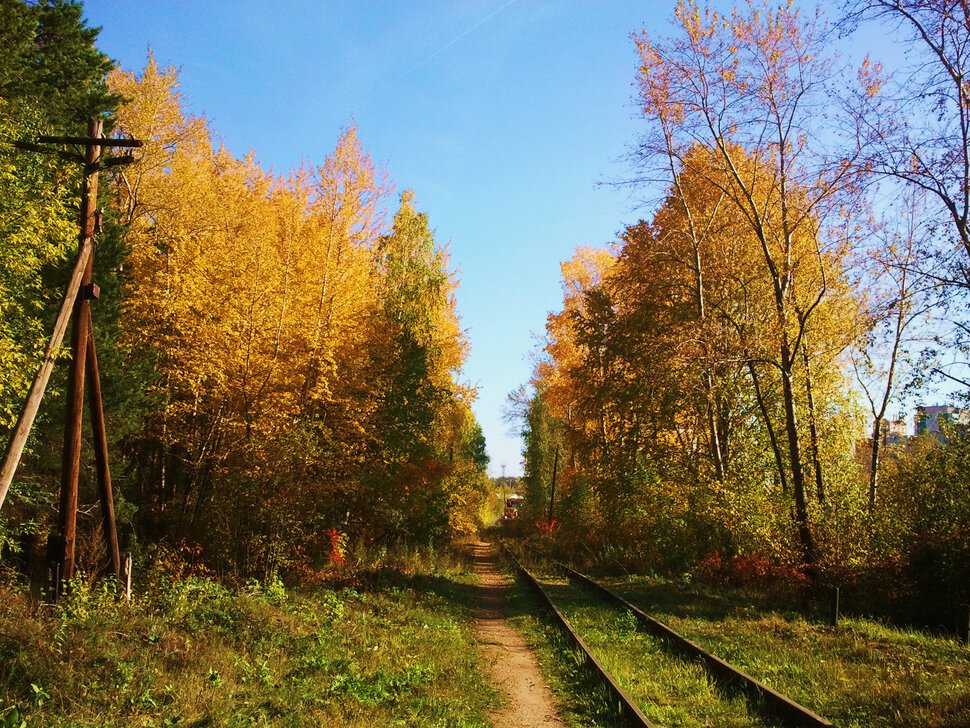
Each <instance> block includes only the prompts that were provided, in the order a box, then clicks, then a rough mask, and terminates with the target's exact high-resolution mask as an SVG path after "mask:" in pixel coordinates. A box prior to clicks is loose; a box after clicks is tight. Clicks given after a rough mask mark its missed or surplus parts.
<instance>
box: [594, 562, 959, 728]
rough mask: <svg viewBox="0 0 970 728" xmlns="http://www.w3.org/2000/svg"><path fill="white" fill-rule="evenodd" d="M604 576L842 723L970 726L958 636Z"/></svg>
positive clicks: (728, 593) (651, 610)
mask: <svg viewBox="0 0 970 728" xmlns="http://www.w3.org/2000/svg"><path fill="white" fill-rule="evenodd" d="M604 583H606V584H607V585H611V586H613V587H614V588H615V590H616V591H618V592H619V593H621V594H623V595H624V596H625V597H627V598H628V599H629V600H630V601H631V602H633V603H634V604H636V605H637V606H639V607H640V608H641V609H643V610H644V611H646V612H647V613H648V614H651V615H652V616H654V617H656V618H657V619H660V620H661V621H663V622H665V623H666V624H668V625H669V626H670V627H672V628H673V629H675V630H677V631H678V632H680V633H681V634H682V635H684V636H685V637H688V638H689V639H692V640H694V641H695V642H697V643H698V644H700V645H701V646H702V647H705V648H706V649H708V650H710V651H712V652H713V653H714V654H716V655H717V656H718V657H721V658H723V659H725V660H727V661H729V662H730V663H732V664H733V665H735V666H736V667H739V668H741V669H742V670H744V671H746V672H748V673H749V674H751V675H752V676H753V677H756V678H758V679H759V680H761V681H763V682H765V683H766V684H768V685H770V686H771V687H773V688H775V689H776V690H779V691H780V692H782V693H784V694H785V695H787V696H788V697H790V698H792V699H793V700H795V701H797V702H799V703H801V704H802V705H805V706H806V707H808V708H810V709H811V710H813V711H815V712H816V713H818V714H820V715H823V716H824V717H826V718H827V719H829V720H830V721H832V722H833V723H835V724H836V725H839V726H842V727H843V728H853V727H858V728H863V727H869V726H872V727H873V728H876V727H881V726H886V727H887V728H888V727H889V726H900V725H920V726H934V727H936V728H944V727H947V728H958V727H961V726H967V725H970V649H968V647H967V646H966V645H962V644H959V643H958V642H957V641H956V640H954V639H948V638H945V637H939V636H935V635H931V634H925V633H921V632H918V631H912V630H902V629H894V628H890V627H887V626H885V625H883V624H880V623H878V622H873V621H870V620H862V619H843V620H841V621H840V623H839V626H838V627H831V626H827V625H825V624H821V623H818V622H813V621H809V620H807V619H805V618H804V617H803V616H802V615H800V614H798V613H796V612H784V611H774V610H772V609H771V604H770V602H766V601H764V600H762V599H760V598H759V597H757V596H756V595H752V594H750V593H746V592H743V591H734V590H726V589H725V590H714V589H709V588H702V587H696V586H687V585H684V584H678V583H673V582H670V581H666V580H662V579H652V578H646V577H635V578H634V577H631V578H626V579H616V580H613V581H612V582H610V581H606V582H604Z"/></svg>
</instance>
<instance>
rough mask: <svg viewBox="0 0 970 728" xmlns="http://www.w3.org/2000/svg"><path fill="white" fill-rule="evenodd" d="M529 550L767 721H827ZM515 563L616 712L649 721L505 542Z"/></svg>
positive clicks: (793, 723) (786, 723)
mask: <svg viewBox="0 0 970 728" xmlns="http://www.w3.org/2000/svg"><path fill="white" fill-rule="evenodd" d="M526 548H528V549H529V550H530V551H532V552H533V553H534V554H536V555H537V556H539V557H540V558H542V559H546V560H548V562H549V563H551V564H553V565H554V566H555V568H556V569H558V570H561V571H562V572H563V573H564V574H565V575H567V576H568V578H569V579H570V580H571V581H573V582H575V583H578V584H580V585H581V586H582V587H584V588H585V589H587V590H589V591H591V592H593V593H595V594H597V595H598V596H599V597H600V598H601V599H602V600H603V601H605V602H607V603H608V604H610V605H611V606H613V607H614V608H616V609H618V610H624V611H625V612H626V613H628V614H631V615H632V616H633V617H634V618H635V620H636V622H637V624H638V625H639V627H640V628H642V630H643V631H644V632H645V633H647V634H649V635H650V636H651V637H653V638H654V639H656V640H657V641H658V642H659V643H661V644H662V646H663V647H664V648H665V649H666V651H668V652H672V653H674V654H676V655H677V656H678V657H680V658H681V659H684V660H688V661H691V662H696V663H698V664H700V665H702V666H703V667H704V669H705V670H706V672H707V674H708V675H709V676H710V678H711V679H712V680H713V682H714V683H715V684H716V685H717V686H718V687H719V688H722V689H724V690H726V691H728V692H730V693H734V694H736V693H740V694H742V695H743V696H744V698H745V699H746V701H747V703H748V705H749V707H750V708H752V709H753V710H754V712H755V713H757V714H760V715H764V716H765V717H770V718H771V719H772V722H771V723H770V724H772V725H783V726H798V727H802V726H806V727H811V728H816V727H819V726H833V724H832V723H831V722H829V721H827V720H826V719H825V718H822V717H821V716H819V715H817V714H815V713H813V712H812V711H811V710H809V709H807V708H805V707H804V706H801V705H799V704H798V703H796V702H795V701H793V700H791V699H790V698H788V697H786V696H784V695H782V694H781V693H779V692H777V691H776V690H774V689H772V688H770V687H768V686H767V685H765V684H764V683H762V682H760V681H759V680H757V679H755V678H753V677H752V676H750V675H748V674H747V673H745V672H743V671H742V670H739V669H738V668H736V667H734V666H733V665H731V664H729V663H728V662H725V661H724V660H722V659H720V658H719V657H717V656H715V655H713V654H711V653H710V652H708V651H707V650H705V649H704V648H702V647H700V646H699V645H697V644H696V643H694V642H692V641H691V640H689V639H687V638H686V637H684V636H682V635H680V634H679V633H677V632H676V631H674V630H673V629H671V628H670V627H668V626H667V625H665V624H663V623H662V622H660V621H658V620H656V619H654V618H653V617H651V616H650V615H648V614H646V613H645V612H643V610H641V609H639V608H638V607H636V606H635V605H633V604H631V603H630V602H629V601H627V600H626V599H624V598H623V597H621V596H620V595H618V594H616V593H615V592H613V591H611V590H610V589H608V588H607V587H605V586H603V585H602V584H600V583H598V582H597V581H595V580H594V579H591V578H590V577H588V576H586V575H585V574H582V573H580V572H578V571H576V570H575V569H572V568H571V567H569V566H567V565H566V564H563V563H561V562H559V561H557V560H556V559H554V558H552V557H551V556H549V555H548V554H545V553H544V552H542V551H540V550H538V549H536V548H534V547H532V546H526ZM506 553H508V554H509V555H510V556H511V558H512V560H513V563H514V565H515V567H516V569H517V570H518V571H519V573H521V574H522V575H523V577H524V578H525V580H526V581H527V583H528V584H529V585H530V586H531V587H532V588H533V590H534V591H535V592H536V594H537V595H539V597H540V599H541V600H542V601H543V602H544V604H545V605H546V606H547V607H548V609H549V611H550V613H551V614H552V616H553V619H554V620H555V621H556V622H557V624H558V626H559V627H560V628H561V629H562V631H563V633H564V634H565V635H566V636H567V639H569V641H570V642H572V643H573V644H574V645H575V646H576V647H577V648H578V649H579V650H580V651H581V652H582V653H583V655H584V658H585V660H586V662H587V663H588V664H589V666H590V668H591V669H592V671H593V672H594V673H595V674H596V675H597V677H598V678H599V680H600V681H601V682H602V684H603V685H604V687H606V689H607V690H608V691H609V693H610V694H611V696H612V697H613V699H614V700H615V703H616V706H617V708H618V710H619V714H620V715H621V716H622V717H623V718H624V720H625V721H626V722H627V724H628V725H631V726H653V725H656V723H651V722H650V720H649V719H648V718H647V716H646V715H645V714H644V713H643V711H642V710H641V708H640V706H639V705H638V704H637V702H636V701H635V700H634V699H633V698H631V697H630V695H629V694H628V693H627V692H626V691H624V690H623V688H622V687H621V686H620V685H619V683H618V682H617V680H616V679H615V678H614V677H613V676H612V675H611V674H610V673H609V672H608V670H607V669H606V668H605V667H604V666H603V664H602V661H601V660H600V659H598V658H597V657H596V656H595V654H594V652H593V650H591V649H590V647H589V646H588V645H587V643H586V642H585V641H584V640H583V639H582V637H580V635H579V634H578V632H577V631H576V629H575V627H574V626H573V625H572V624H571V623H570V622H569V620H568V619H567V618H566V616H565V615H564V614H563V612H562V611H561V610H560V609H559V607H558V606H557V605H556V604H555V601H554V599H553V597H552V596H551V595H550V593H549V590H548V589H547V588H545V587H543V585H542V583H541V582H540V581H539V579H537V578H536V577H535V576H534V575H533V574H532V573H531V572H530V571H529V570H528V569H527V568H526V567H525V566H524V565H523V564H522V562H521V560H520V559H519V558H517V557H516V556H515V554H513V553H512V552H511V550H510V549H508V548H507V547H506Z"/></svg>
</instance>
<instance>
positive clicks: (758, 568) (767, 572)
mask: <svg viewBox="0 0 970 728" xmlns="http://www.w3.org/2000/svg"><path fill="white" fill-rule="evenodd" d="M694 576H695V578H696V579H697V580H698V581H702V582H707V583H711V584H730V585H732V586H738V587H748V586H758V587H771V586H777V585H779V584H785V585H796V584H802V583H804V582H805V581H806V580H807V577H806V576H805V574H804V573H802V572H801V571H799V570H798V569H796V568H795V567H793V566H790V565H786V564H778V563H775V562H773V561H771V560H770V559H768V558H766V557H765V556H763V555H761V554H747V555H736V556H732V557H731V558H729V559H723V558H721V554H720V553H718V552H717V551H712V552H711V553H709V554H708V555H707V556H705V557H704V559H703V560H702V561H701V562H700V563H699V564H698V565H697V568H696V569H695V570H694Z"/></svg>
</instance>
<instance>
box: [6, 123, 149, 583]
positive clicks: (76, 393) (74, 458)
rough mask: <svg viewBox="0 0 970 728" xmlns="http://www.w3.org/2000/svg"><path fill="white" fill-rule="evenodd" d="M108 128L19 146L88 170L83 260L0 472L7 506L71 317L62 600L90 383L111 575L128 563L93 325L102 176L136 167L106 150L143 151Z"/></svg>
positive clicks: (55, 543) (58, 562)
mask: <svg viewBox="0 0 970 728" xmlns="http://www.w3.org/2000/svg"><path fill="white" fill-rule="evenodd" d="M101 132H102V122H101V119H99V118H92V119H90V120H89V122H88V135H87V136H86V137H40V138H38V139H37V143H31V142H17V143H16V146H17V147H19V148H21V149H26V150H28V151H33V152H41V153H48V154H50V153H53V154H56V155H58V156H60V157H62V158H64V159H67V160H69V161H72V162H80V163H82V164H83V165H84V180H83V186H82V190H81V210H80V215H79V220H78V222H79V226H80V234H79V236H78V241H79V246H78V247H79V249H78V259H77V263H76V264H75V267H74V272H73V274H72V276H71V282H70V283H69V285H68V289H67V292H66V293H65V297H64V301H63V303H62V305H61V310H60V313H59V314H58V317H57V321H56V322H55V325H54V333H53V335H52V337H51V341H50V343H49V344H48V347H47V352H46V354H45V357H44V360H43V362H42V363H41V366H40V369H39V370H38V373H37V376H36V377H35V379H34V382H33V384H32V386H31V388H30V392H29V394H28V396H27V401H26V403H25V404H24V407H23V410H22V411H21V413H20V417H19V418H18V421H17V426H16V428H15V429H14V432H13V435H12V436H11V439H10V444H9V445H8V447H7V451H6V453H5V454H4V459H3V464H2V467H0V506H2V505H3V500H4V498H5V497H6V494H7V491H8V489H9V487H10V483H11V482H12V481H13V477H14V475H15V474H16V470H17V466H18V464H19V462H20V457H21V455H22V453H23V449H24V445H25V443H26V441H27V436H28V435H29V434H30V429H31V426H32V425H33V421H34V418H35V417H36V414H37V409H38V407H39V406H40V402H41V399H42V398H43V396H44V390H45V389H46V386H47V382H48V380H49V378H50V373H51V370H52V369H53V364H54V356H55V354H56V351H57V349H58V347H59V346H60V343H61V340H62V338H63V336H64V333H65V331H66V328H67V320H68V314H70V320H71V322H72V328H71V365H70V371H69V374H68V384H67V412H66V414H65V420H64V452H63V459H62V469H61V493H60V519H59V525H60V530H59V533H58V534H57V535H53V536H51V537H50V539H49V540H48V543H47V558H48V562H49V563H50V566H51V570H52V572H53V584H54V593H55V595H57V594H60V593H62V592H63V589H64V583H65V582H66V581H67V580H69V579H71V578H73V576H74V571H75V563H74V553H75V540H76V537H77V501H78V479H79V475H80V470H81V435H82V428H83V417H84V414H83V410H84V389H85V375H87V377H88V378H89V379H90V380H91V383H90V391H89V399H88V405H89V408H90V410H91V422H92V432H93V435H94V453H95V464H96V471H97V476H98V498H99V500H100V501H101V513H102V515H103V517H104V525H103V530H104V537H105V546H106V549H107V553H108V562H109V567H110V569H111V571H112V573H114V574H115V576H118V577H120V576H121V558H120V554H119V549H118V529H117V525H116V523H115V514H114V499H113V494H112V492H111V471H110V468H109V467H108V437H107V428H106V426H105V420H104V406H103V402H102V398H101V377H100V372H99V370H98V357H97V349H96V347H95V342H94V324H93V322H92V319H91V301H92V300H94V299H97V298H98V295H99V293H100V290H99V288H98V286H97V284H95V283H94V277H93V273H94V248H93V242H92V241H93V238H94V235H95V233H96V232H100V229H99V228H100V223H99V214H98V212H97V203H98V175H99V174H100V171H101V170H102V169H103V168H105V167H112V166H116V165H119V164H128V163H130V162H132V161H134V159H133V157H132V156H131V155H124V156H121V157H115V158H112V159H108V160H105V161H102V159H101V151H102V149H103V148H105V147H127V148H133V147H140V146H141V142H140V141H137V140H135V139H104V138H102V136H101ZM45 144H46V145H51V144H53V145H58V146H61V147H63V146H64V145H81V146H83V147H84V154H83V156H80V155H77V154H76V153H72V152H69V151H64V150H59V149H53V148H51V147H49V146H44V145H45Z"/></svg>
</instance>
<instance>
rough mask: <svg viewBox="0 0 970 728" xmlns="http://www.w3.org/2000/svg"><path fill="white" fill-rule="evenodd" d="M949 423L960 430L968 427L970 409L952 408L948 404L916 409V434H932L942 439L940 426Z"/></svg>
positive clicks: (969, 423)
mask: <svg viewBox="0 0 970 728" xmlns="http://www.w3.org/2000/svg"><path fill="white" fill-rule="evenodd" d="M944 422H949V423H951V424H952V425H953V426H955V427H957V428H958V429H960V430H965V429H966V428H967V426H968V425H970V409H966V408H963V407H954V406H953V405H949V404H942V405H934V406H932V407H917V408H916V434H917V435H928V434H933V435H936V436H937V437H943V435H942V434H941V433H940V425H941V424H942V423H944Z"/></svg>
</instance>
